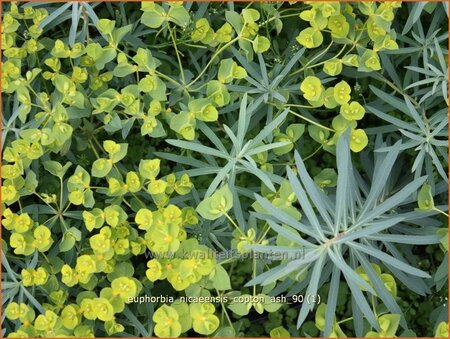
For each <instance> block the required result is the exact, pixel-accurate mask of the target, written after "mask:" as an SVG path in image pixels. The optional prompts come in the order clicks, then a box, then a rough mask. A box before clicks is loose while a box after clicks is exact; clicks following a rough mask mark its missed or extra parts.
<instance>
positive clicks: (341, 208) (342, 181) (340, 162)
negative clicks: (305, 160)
mask: <svg viewBox="0 0 450 339" xmlns="http://www.w3.org/2000/svg"><path fill="white" fill-rule="evenodd" d="M349 140H350V130H347V131H346V132H345V134H344V135H343V136H341V137H340V139H339V141H338V143H337V146H336V161H337V172H338V178H337V188H336V211H335V215H336V216H335V218H334V221H335V225H334V227H335V228H334V233H335V234H337V233H338V232H339V229H340V227H341V226H343V227H344V228H347V213H348V207H347V206H348V201H349V199H348V196H349V177H350V176H352V175H353V168H352V165H351V162H350V144H349Z"/></svg>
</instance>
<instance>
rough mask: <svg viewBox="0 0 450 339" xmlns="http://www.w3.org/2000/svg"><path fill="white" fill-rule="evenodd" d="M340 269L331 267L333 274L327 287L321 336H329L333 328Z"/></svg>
mask: <svg viewBox="0 0 450 339" xmlns="http://www.w3.org/2000/svg"><path fill="white" fill-rule="evenodd" d="M340 276H341V271H340V270H339V268H338V267H337V266H334V267H333V274H332V276H331V282H330V287H329V288H328V291H329V292H328V299H327V310H326V312H325V328H324V330H323V336H324V337H329V336H330V333H331V330H332V328H333V324H334V320H335V313H336V304H337V298H338V294H339V278H340Z"/></svg>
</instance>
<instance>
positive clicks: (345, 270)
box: [327, 248, 375, 294]
mask: <svg viewBox="0 0 450 339" xmlns="http://www.w3.org/2000/svg"><path fill="white" fill-rule="evenodd" d="M327 254H328V256H329V257H330V259H331V260H332V261H333V263H334V264H335V265H336V266H337V267H339V269H340V270H341V272H342V274H343V275H344V277H345V280H346V281H347V282H349V281H352V282H354V283H355V284H358V286H361V287H364V289H366V290H367V291H369V292H370V293H372V294H375V291H374V290H373V289H372V287H371V286H370V285H369V284H368V283H367V282H366V281H365V280H364V279H363V278H361V277H360V276H359V275H358V274H357V273H356V272H355V271H354V270H353V268H351V267H350V266H349V265H348V264H347V263H346V262H345V260H344V258H342V255H341V254H339V253H338V252H337V250H336V252H335V251H334V248H330V249H328V251H327Z"/></svg>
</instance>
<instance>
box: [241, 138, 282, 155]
mask: <svg viewBox="0 0 450 339" xmlns="http://www.w3.org/2000/svg"><path fill="white" fill-rule="evenodd" d="M289 144H290V142H289V141H279V142H274V143H271V144H267V145H263V146H258V147H256V148H253V149H251V150H250V151H247V152H245V155H254V154H258V153H262V152H265V151H269V150H271V149H274V148H278V147H283V146H286V145H289Z"/></svg>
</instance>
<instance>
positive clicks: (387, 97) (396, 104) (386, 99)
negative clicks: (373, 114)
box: [369, 85, 409, 114]
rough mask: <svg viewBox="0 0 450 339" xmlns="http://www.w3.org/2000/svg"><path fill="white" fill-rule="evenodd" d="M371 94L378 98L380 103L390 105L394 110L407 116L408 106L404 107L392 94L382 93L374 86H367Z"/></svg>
mask: <svg viewBox="0 0 450 339" xmlns="http://www.w3.org/2000/svg"><path fill="white" fill-rule="evenodd" d="M369 87H370V89H371V90H372V92H373V93H374V94H375V95H376V96H377V97H379V98H380V99H381V100H382V101H384V102H385V103H387V104H389V105H391V106H392V107H394V108H397V109H398V110H400V111H402V112H403V113H405V114H409V112H408V106H406V104H405V102H404V101H402V100H400V99H399V98H396V97H394V96H393V95H392V94H389V93H386V92H383V91H382V90H379V89H378V88H376V87H375V86H372V85H369Z"/></svg>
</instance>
